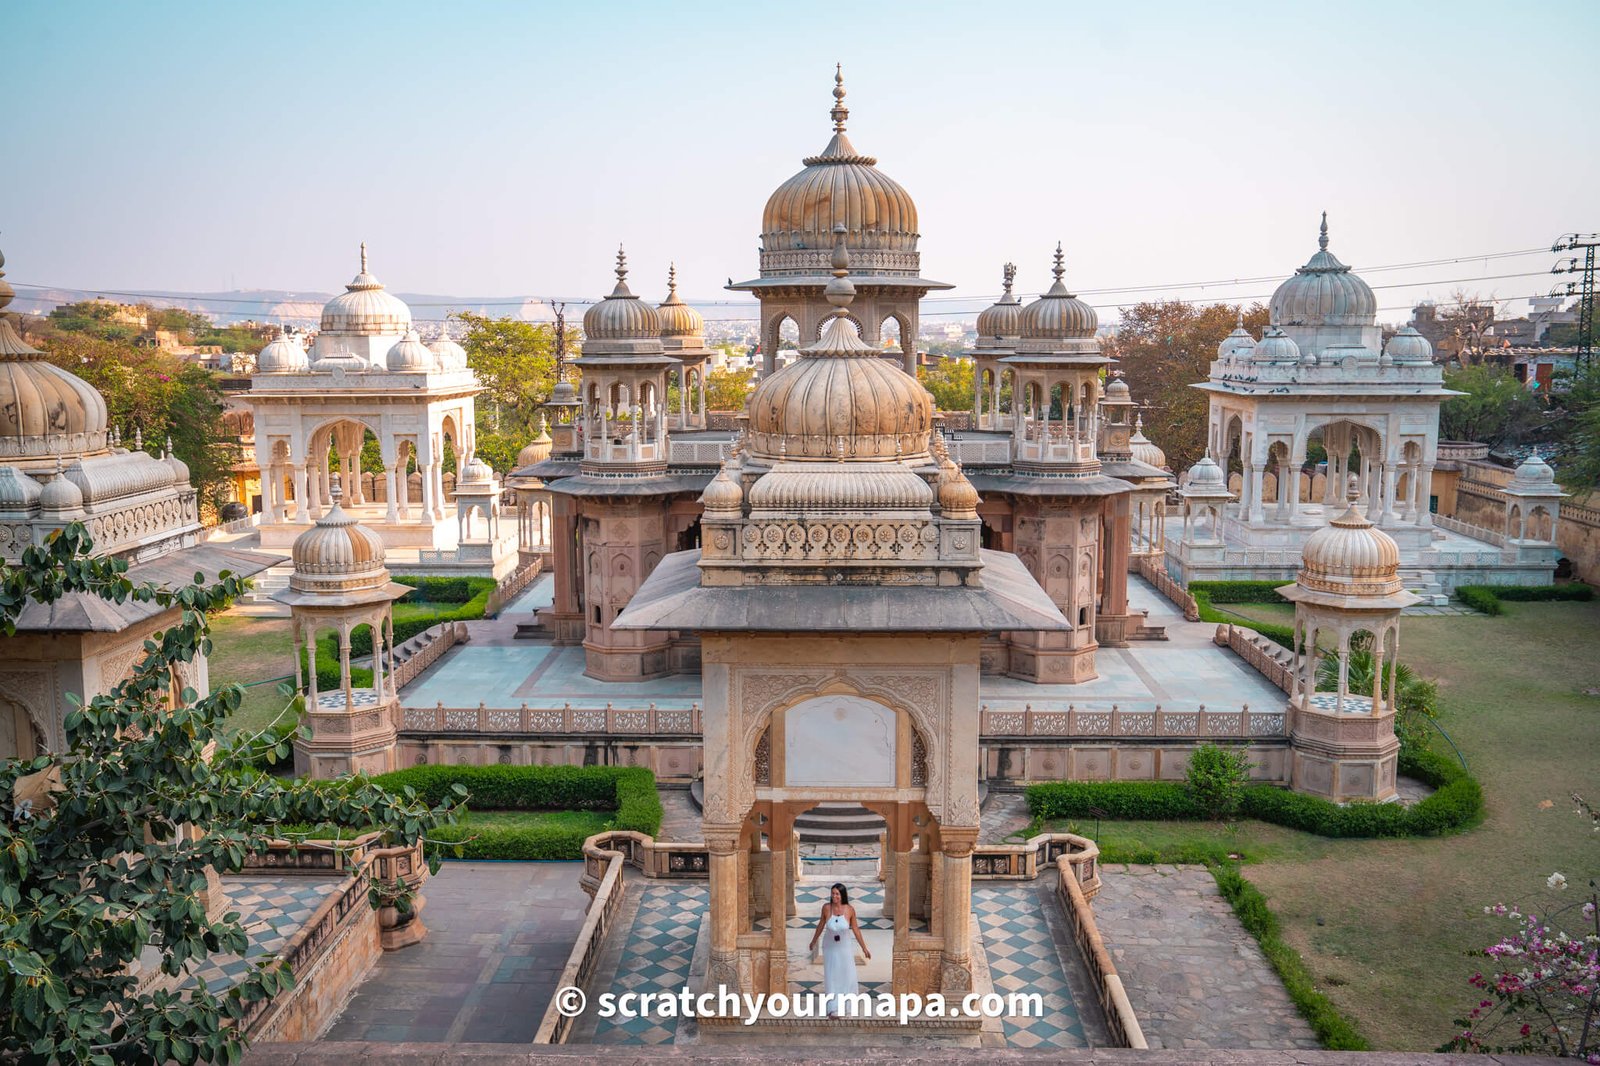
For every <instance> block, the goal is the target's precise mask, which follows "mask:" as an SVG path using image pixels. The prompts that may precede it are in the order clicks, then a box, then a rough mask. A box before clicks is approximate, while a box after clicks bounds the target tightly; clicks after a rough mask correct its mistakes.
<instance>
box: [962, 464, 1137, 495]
mask: <svg viewBox="0 0 1600 1066" xmlns="http://www.w3.org/2000/svg"><path fill="white" fill-rule="evenodd" d="M967 480H968V481H970V482H972V487H973V488H975V489H977V490H978V492H979V494H980V495H981V494H982V493H985V492H1005V493H1010V494H1011V495H1013V496H1120V495H1121V494H1123V493H1125V492H1132V491H1133V486H1132V485H1131V484H1129V483H1128V482H1126V481H1123V480H1121V479H1119V478H1114V477H1106V476H1105V475H1104V474H1092V475H1090V476H1088V477H1050V476H1048V475H1046V476H1043V477H1036V476H1030V475H1028V474H991V473H989V472H987V471H984V470H969V471H968V472H967Z"/></svg>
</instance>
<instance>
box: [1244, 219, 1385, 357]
mask: <svg viewBox="0 0 1600 1066" xmlns="http://www.w3.org/2000/svg"><path fill="white" fill-rule="evenodd" d="M1317 244H1318V247H1319V249H1320V250H1319V251H1318V252H1317V254H1316V255H1314V256H1312V257H1311V259H1310V261H1309V262H1307V263H1306V265H1305V266H1303V267H1301V268H1300V269H1299V270H1296V271H1295V272H1294V277H1292V278H1290V279H1289V280H1288V281H1285V282H1284V283H1283V284H1282V285H1279V286H1278V289H1277V291H1276V292H1274V293H1273V294H1272V302H1271V303H1270V304H1269V305H1268V316H1269V318H1270V320H1271V322H1272V324H1273V325H1274V326H1306V327H1313V328H1314V327H1317V326H1370V325H1372V324H1373V322H1375V321H1376V320H1377V315H1378V299H1377V297H1376V296H1374V295H1373V294H1372V289H1370V288H1369V287H1368V286H1367V283H1366V282H1364V281H1362V280H1361V279H1360V278H1359V277H1357V276H1356V275H1354V274H1352V273H1351V272H1350V268H1349V267H1347V266H1345V265H1344V264H1343V263H1341V262H1339V260H1337V259H1335V258H1334V256H1333V253H1331V252H1329V251H1328V214H1327V212H1323V214H1322V235H1321V237H1319V238H1318V240H1317Z"/></svg>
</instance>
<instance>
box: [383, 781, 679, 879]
mask: <svg viewBox="0 0 1600 1066" xmlns="http://www.w3.org/2000/svg"><path fill="white" fill-rule="evenodd" d="M372 782H373V784H376V785H378V786H379V787H381V788H386V789H389V790H391V791H398V790H400V789H405V788H411V789H414V790H415V791H416V793H417V796H418V798H419V799H422V800H424V801H425V802H427V803H428V804H430V805H436V804H438V803H441V802H443V801H445V800H446V799H449V798H451V796H452V792H451V790H452V788H453V786H455V785H458V784H459V785H462V786H464V787H465V788H466V790H467V802H468V803H469V804H470V803H471V802H472V798H473V796H474V795H477V796H479V797H484V798H487V800H488V801H487V802H485V803H484V804H483V808H484V809H485V810H527V811H537V810H610V809H613V808H614V809H615V810H616V816H615V818H614V819H613V820H612V825H613V826H614V827H615V828H616V829H622V830H632V831H634V832H638V833H644V834H645V835H647V836H652V837H653V836H655V835H657V834H658V833H660V832H661V819H662V816H663V811H662V808H661V797H660V795H659V794H658V793H657V792H656V775H655V774H654V773H653V772H651V771H650V770H649V769H647V768H645V767H643V766H565V765H563V766H501V765H491V766H413V767H410V768H409V769H405V770H396V771H394V772H393V773H388V774H382V775H380V776H378V777H374V778H373V779H372ZM469 837H470V838H472V839H470V840H469V839H468V838H469ZM587 838H588V834H586V833H583V832H581V831H578V830H572V829H560V828H554V827H548V826H546V827H540V828H534V827H529V828H526V829H519V828H515V827H512V826H494V827H479V828H476V829H475V828H474V827H473V826H472V824H471V823H470V822H469V823H466V824H463V825H453V826H439V827H438V828H436V829H434V830H433V831H432V832H430V833H429V840H428V843H427V845H426V848H427V854H428V856H429V857H430V858H435V857H436V858H441V859H453V858H460V859H517V860H540V859H543V860H548V859H581V858H583V842H584V840H586V839H587ZM458 848H459V849H460V852H461V853H460V854H459V855H457V854H456V852H457V849H458Z"/></svg>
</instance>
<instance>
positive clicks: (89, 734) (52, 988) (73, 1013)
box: [0, 524, 455, 1066]
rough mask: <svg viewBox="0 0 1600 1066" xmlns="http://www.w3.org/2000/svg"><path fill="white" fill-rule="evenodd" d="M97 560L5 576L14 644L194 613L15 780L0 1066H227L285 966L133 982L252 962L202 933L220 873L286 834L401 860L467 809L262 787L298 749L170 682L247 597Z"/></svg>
mask: <svg viewBox="0 0 1600 1066" xmlns="http://www.w3.org/2000/svg"><path fill="white" fill-rule="evenodd" d="M92 548H93V545H92V544H91V542H90V540H89V536H88V534H87V532H86V531H85V530H84V528H83V526H82V525H81V524H73V525H70V526H68V527H67V528H66V529H64V530H62V531H61V532H60V533H59V534H56V535H53V536H52V538H51V539H50V541H49V542H48V543H47V544H45V545H42V546H38V545H36V546H32V547H29V548H28V549H27V550H26V551H25V552H24V553H23V555H22V558H21V561H20V562H19V563H18V564H17V565H15V566H11V565H9V564H3V563H0V629H3V630H4V632H6V633H7V634H10V633H12V632H14V631H15V619H16V617H17V613H18V612H19V611H20V610H21V609H22V607H23V605H24V604H26V603H27V602H28V601H29V600H38V601H40V602H44V603H53V602H55V601H56V600H58V599H60V598H61V597H62V596H63V595H66V594H68V593H87V594H90V595H96V596H101V597H104V598H105V599H107V600H108V601H115V602H124V601H127V600H135V601H142V602H154V603H157V604H159V605H161V606H163V607H176V608H179V609H180V612H179V614H178V617H177V618H176V619H175V620H174V621H173V623H172V624H171V625H169V626H168V627H167V628H166V629H165V630H163V631H162V632H160V633H157V634H156V635H154V636H153V637H151V638H150V639H149V640H147V641H146V642H145V645H144V647H145V654H144V658H143V659H141V660H140V661H139V662H138V663H137V664H136V665H135V666H134V668H133V673H132V675H131V676H130V677H128V678H127V679H126V680H124V681H121V682H119V683H118V684H117V685H116V686H115V687H114V688H113V689H112V690H111V692H109V693H107V694H105V695H101V696H97V697H95V698H94V699H93V700H91V701H89V703H88V704H86V705H78V706H75V707H74V708H73V709H72V710H71V711H69V712H68V714H67V715H66V718H65V721H64V723H63V726H64V732H65V746H64V747H63V748H61V749H60V750H58V751H47V752H46V753H44V754H42V755H39V756H38V757H36V758H32V759H6V760H0V1060H5V1061H16V1062H24V1063H25V1062H39V1063H63V1064H83V1063H86V1064H92V1066H121V1064H128V1063H133V1064H144V1063H150V1064H159V1063H166V1062H168V1061H172V1060H176V1061H177V1062H179V1063H180V1064H184V1066H187V1064H189V1063H192V1062H195V1061H202V1062H211V1061H216V1060H222V1061H225V1062H228V1063H230V1064H231V1063H234V1062H236V1061H237V1060H238V1058H239V1053H240V1050H241V1048H242V1045H243V1039H242V1036H241V1031H240V1027H239V1025H238V1023H239V1022H240V1021H241V1020H242V1019H244V1018H245V1017H246V1016H247V1014H248V1012H249V1011H250V1010H251V1005H252V1004H254V1003H257V1002H259V1001H260V1000H263V999H266V998H268V997H270V996H272V995H274V994H276V993H278V992H280V991H282V990H283V989H285V988H286V987H288V985H289V983H290V975H289V972H288V965H287V963H286V962H283V961H282V960H280V959H277V958H274V957H271V956H267V957H264V958H262V959H260V960H258V961H257V962H256V963H255V964H254V965H253V966H252V967H251V969H250V970H249V971H248V972H247V973H246V974H245V975H244V976H243V977H242V978H241V979H240V980H239V981H238V982H237V983H236V984H235V985H233V987H231V988H229V989H227V990H225V991H219V992H214V991H211V990H209V989H207V988H206V987H205V986H204V985H197V986H194V987H190V988H188V989H185V990H182V991H177V990H173V989H172V988H170V987H168V986H166V985H165V984H164V983H160V982H158V983H153V984H152V983H142V982H141V981H140V979H139V978H138V977H137V976H135V975H134V974H132V973H130V969H131V967H132V964H133V963H135V962H136V961H139V960H140V959H145V960H149V959H150V958H152V957H154V958H155V959H156V960H157V964H158V966H159V969H160V972H161V973H163V974H165V975H167V976H169V977H172V978H181V977H182V976H183V975H185V974H186V973H189V972H191V970H192V969H193V967H194V966H196V965H199V964H202V963H204V961H205V960H206V959H207V958H208V957H210V956H212V955H216V954H219V953H232V954H243V953H244V951H245V948H246V946H247V944H248V940H247V937H246V935H245V930H244V927H243V925H242V924H241V923H240V920H239V914H238V913H237V912H230V913H228V914H225V915H224V916H223V917H222V918H220V919H219V920H217V921H212V920H210V919H208V918H207V917H206V912H205V908H204V907H203V906H202V905H201V901H200V895H201V893H202V892H203V891H204V889H205V887H206V872H207V870H208V869H211V870H216V871H218V872H219V873H224V874H226V873H232V872H237V871H239V870H240V869H242V868H243V866H244V862H245V859H246V857H247V856H248V855H251V854H254V853H261V852H264V851H266V849H267V845H268V843H269V842H270V841H271V840H273V839H275V838H278V837H280V836H281V835H282V833H281V826H283V825H288V824H307V825H315V824H319V823H334V824H338V825H344V826H352V827H355V826H368V825H370V826H376V827H378V828H380V829H381V830H382V831H383V832H384V833H385V835H386V837H387V838H388V841H389V842H390V843H391V844H412V843H415V842H416V841H417V840H418V839H419V838H420V837H421V836H422V835H423V834H424V833H426V832H427V831H428V830H429V829H431V828H433V827H434V826H435V825H438V824H440V823H442V822H450V821H454V818H455V808H454V806H453V805H444V806H440V807H438V808H435V809H432V810H430V809H428V807H427V806H426V805H425V804H423V803H420V802H417V801H416V800H415V799H414V798H413V797H412V795H411V794H410V793H409V792H408V793H407V795H405V796H404V797H397V796H393V795H390V794H389V793H387V792H385V791H383V790H382V789H379V788H376V787H375V786H373V785H371V784H369V783H367V781H366V780H365V779H364V778H344V779H340V780H337V781H311V780H300V781H293V782H284V781H280V780H278V779H276V778H274V777H271V776H269V775H266V774H261V773H258V772H256V771H254V770H252V769H251V768H250V763H251V761H252V759H254V758H255V757H257V756H260V755H267V754H268V753H269V752H270V757H272V758H281V757H283V756H285V755H286V754H287V749H288V742H287V741H286V740H284V741H279V740H278V739H276V738H274V737H271V736H262V737H247V738H243V739H238V740H227V739H225V738H224V737H223V734H222V732H221V727H222V724H223V722H224V721H225V719H226V718H227V717H228V715H229V714H231V713H232V712H233V711H234V710H236V709H237V708H238V706H239V702H240V699H241V698H242V692H243V690H242V689H241V688H240V686H238V685H228V686H225V687H223V688H221V689H219V690H218V691H216V692H213V693H212V694H210V695H209V696H205V697H203V698H197V697H196V694H195V692H194V691H193V690H190V689H185V690H184V691H183V692H182V693H181V695H180V696H179V698H178V699H176V700H175V701H173V700H172V699H171V691H172V682H173V678H174V676H175V675H174V669H175V668H177V667H179V666H181V665H182V664H190V663H193V662H195V660H196V659H197V658H198V657H199V656H202V655H206V654H209V653H210V651H211V640H210V638H209V637H208V636H207V621H206V618H207V612H209V611H212V610H216V609H219V608H221V607H222V606H223V605H224V604H225V603H226V602H228V601H229V600H230V599H232V598H233V597H236V596H238V595H239V594H240V593H241V592H243V591H244V589H245V588H246V585H245V582H244V581H242V580H241V579H239V578H238V577H234V576H230V575H227V574H223V575H221V576H220V577H219V578H218V580H217V581H216V582H215V583H212V584H209V585H201V584H195V585H190V586H187V587H182V588H177V589H158V588H155V587H152V586H149V585H143V586H135V585H134V584H133V583H132V582H130V581H129V580H128V577H127V564H126V562H125V561H123V560H117V559H107V558H95V557H94V556H93V554H92ZM213 744H219V745H221V746H220V747H218V748H217V749H216V750H215V752H214V753H213V752H212V751H210V750H208V749H210V748H211V746H212V745H213ZM186 827H198V828H199V829H202V830H203V831H204V832H203V834H197V833H194V832H191V831H188V830H187V829H186Z"/></svg>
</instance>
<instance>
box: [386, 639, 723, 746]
mask: <svg viewBox="0 0 1600 1066" xmlns="http://www.w3.org/2000/svg"><path fill="white" fill-rule="evenodd" d="M441 654H442V652H441ZM435 658H437V656H435ZM395 672H396V674H397V676H398V675H399V673H400V668H399V667H396V671H395ZM401 683H402V684H404V682H403V681H402V682H401ZM400 729H401V732H403V733H435V734H436V733H447V734H448V733H457V734H473V733H485V734H496V733H523V734H529V733H562V734H576V735H584V734H590V733H606V734H625V735H629V736H646V735H647V736H692V737H698V736H699V735H700V705H699V704H698V703H695V704H692V705H690V706H689V707H688V708H687V709H682V708H677V709H667V708H660V707H657V706H656V705H655V704H654V703H652V704H650V705H649V706H648V707H644V708H628V709H620V708H616V707H613V706H612V705H611V704H609V703H608V704H606V705H605V707H603V708H585V707H574V706H572V704H570V703H568V704H566V705H564V706H561V707H529V706H528V705H527V704H526V703H524V704H523V705H522V706H520V707H487V706H485V705H484V704H481V703H480V704H478V706H476V707H446V706H445V705H444V704H443V703H440V704H438V705H436V706H433V707H407V708H405V709H404V712H403V715H402V718H401V723H400Z"/></svg>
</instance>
